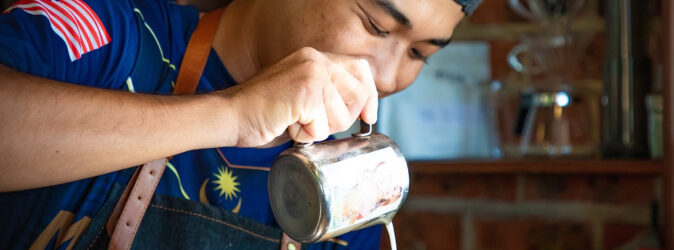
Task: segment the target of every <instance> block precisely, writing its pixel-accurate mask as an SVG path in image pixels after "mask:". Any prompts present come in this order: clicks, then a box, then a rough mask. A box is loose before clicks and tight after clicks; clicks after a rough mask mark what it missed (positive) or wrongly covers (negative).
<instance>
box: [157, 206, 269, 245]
mask: <svg viewBox="0 0 674 250" xmlns="http://www.w3.org/2000/svg"><path fill="white" fill-rule="evenodd" d="M150 206H152V207H155V208H160V209H164V210H167V211H170V212H177V213H184V214H189V215H193V216H197V217H201V218H204V219H207V220H210V221H214V222H217V223H220V224H222V225H225V226H228V227H231V228H234V229H236V230H239V231H242V232H244V233H247V234H250V235H252V236H255V237H257V238H260V239H263V240H267V241H271V242H281V241H280V240H278V239H273V238H269V237H265V236H262V235H259V234H256V233H253V232H251V231H249V230H247V229H245V228H241V227H237V226H234V225H232V224H229V223H227V222H224V221H222V220H218V219H216V218H212V217H208V216H206V215H203V214H198V213H194V212H190V211H185V210H181V209H175V208H168V207H163V206H160V205H155V204H150Z"/></svg>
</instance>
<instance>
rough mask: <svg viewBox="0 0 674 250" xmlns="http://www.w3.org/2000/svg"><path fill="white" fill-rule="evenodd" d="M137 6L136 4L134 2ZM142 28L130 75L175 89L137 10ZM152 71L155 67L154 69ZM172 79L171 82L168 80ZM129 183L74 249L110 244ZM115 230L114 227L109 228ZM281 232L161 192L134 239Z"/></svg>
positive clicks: (171, 244) (175, 244)
mask: <svg viewBox="0 0 674 250" xmlns="http://www.w3.org/2000/svg"><path fill="white" fill-rule="evenodd" d="M134 7H135V6H134ZM135 15H136V19H137V21H138V24H139V27H138V30H139V40H140V49H139V55H138V59H136V63H135V65H134V68H133V70H132V73H131V75H130V78H131V79H134V80H135V81H155V82H157V80H158V78H157V76H159V82H160V83H162V84H159V85H158V87H157V89H154V90H142V92H155V93H170V92H171V90H170V89H164V88H167V87H166V86H169V87H170V86H171V84H170V81H172V80H173V79H175V76H176V74H177V73H176V72H175V70H171V69H169V67H168V65H166V64H157V63H154V62H155V60H156V58H160V57H161V55H160V53H161V52H160V50H159V48H158V47H157V44H156V42H155V40H154V38H153V35H152V34H151V33H150V32H149V31H148V30H147V29H145V28H144V27H142V26H143V23H144V20H143V17H142V15H141V14H140V13H137V12H136V13H135ZM148 72H152V73H151V74H149V73H148ZM167 81H168V82H169V84H166V82H167ZM123 191H124V186H122V185H121V184H115V186H114V187H113V188H112V190H111V192H110V194H109V195H108V198H107V200H106V201H105V203H104V204H103V207H102V208H101V209H100V210H99V211H98V213H97V214H96V215H95V216H94V217H93V219H92V221H91V224H90V225H89V227H88V228H87V230H86V231H85V233H84V234H83V235H82V236H81V237H80V239H79V241H78V242H77V244H76V245H75V249H106V248H107V247H108V245H109V242H110V235H108V232H107V230H106V223H107V221H108V218H109V217H110V214H111V213H112V211H113V209H114V207H115V205H116V204H117V201H118V200H119V198H120V196H121V194H122V192H123ZM110 233H111V232H110ZM282 233H283V232H282V231H281V230H280V229H278V228H275V227H271V226H267V225H264V224H262V223H259V222H257V221H254V220H252V219H248V218H246V217H243V216H240V215H237V214H235V213H233V212H231V211H227V210H224V209H221V208H219V207H216V206H211V205H206V204H203V203H201V202H198V201H190V200H185V199H181V198H174V197H169V196H164V195H160V194H154V196H153V197H152V199H151V201H150V204H149V206H148V208H147V210H146V212H145V215H144V216H143V219H142V222H141V224H140V227H139V229H138V232H137V233H136V236H135V238H134V241H133V244H132V248H134V249H154V248H160V249H280V248H281V237H282Z"/></svg>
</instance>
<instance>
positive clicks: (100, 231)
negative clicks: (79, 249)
mask: <svg viewBox="0 0 674 250" xmlns="http://www.w3.org/2000/svg"><path fill="white" fill-rule="evenodd" d="M103 229H105V224H103V226H102V227H101V230H98V233H97V234H96V237H94V240H92V241H91V242H90V243H89V246H88V247H87V250H89V249H91V247H93V246H94V243H96V241H97V240H98V236H101V233H102V232H103Z"/></svg>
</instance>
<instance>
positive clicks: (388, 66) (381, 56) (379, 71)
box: [369, 44, 405, 95]
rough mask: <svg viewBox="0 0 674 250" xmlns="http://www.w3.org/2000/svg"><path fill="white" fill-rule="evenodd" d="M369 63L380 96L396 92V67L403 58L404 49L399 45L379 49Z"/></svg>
mask: <svg viewBox="0 0 674 250" xmlns="http://www.w3.org/2000/svg"><path fill="white" fill-rule="evenodd" d="M379 50H380V51H377V53H374V55H375V56H374V57H373V58H372V59H371V60H372V61H370V62H369V63H370V67H371V68H372V74H373V76H374V80H375V83H376V84H377V90H378V91H379V93H380V95H381V94H383V95H388V94H391V93H393V92H395V90H396V86H397V83H396V78H397V72H398V67H399V65H400V62H401V60H402V59H403V56H404V52H405V50H404V48H403V47H402V46H400V45H399V44H391V45H389V46H381V47H379Z"/></svg>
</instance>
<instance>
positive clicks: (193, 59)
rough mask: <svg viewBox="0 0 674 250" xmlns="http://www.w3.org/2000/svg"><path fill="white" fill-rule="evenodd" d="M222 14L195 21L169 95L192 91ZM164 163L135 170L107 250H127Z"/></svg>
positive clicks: (115, 215)
mask: <svg viewBox="0 0 674 250" xmlns="http://www.w3.org/2000/svg"><path fill="white" fill-rule="evenodd" d="M223 11H224V8H221V9H218V10H215V11H212V12H209V13H207V14H206V15H204V16H203V17H202V18H201V19H200V20H199V24H197V27H196V29H195V30H194V32H193V33H192V36H191V37H190V41H189V43H188V45H187V48H186V50H185V55H184V56H183V61H182V63H181V64H180V71H179V72H178V77H177V80H176V85H175V87H174V89H173V94H176V95H184V94H192V93H194V92H195V91H196V89H197V85H198V84H199V79H200V78H201V74H202V72H203V70H204V67H205V66H206V61H207V60H208V55H209V53H210V50H211V47H212V45H213V38H214V35H215V32H216V31H217V27H218V24H219V21H220V17H221V16H222V13H223ZM167 163H168V159H167V158H162V159H158V160H154V161H151V162H148V163H145V164H143V165H142V166H140V167H138V168H137V169H136V172H135V173H134V174H133V176H132V177H131V179H130V180H129V184H128V185H127V186H126V189H125V190H124V193H122V196H121V197H120V199H119V201H118V202H117V204H116V205H115V209H114V210H113V211H112V213H111V215H110V218H109V219H108V223H107V224H106V230H107V232H108V235H111V239H110V245H109V247H108V248H109V249H113V250H122V249H130V248H131V245H132V244H133V239H134V238H135V236H136V232H137V231H138V227H139V226H140V222H141V221H142V219H143V215H144V214H145V210H146V209H147V206H148V205H149V203H150V200H151V199H152V196H153V195H154V191H155V189H156V188H157V184H158V183H159V180H160V179H161V176H162V174H163V172H164V169H165V168H166V164H167Z"/></svg>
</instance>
